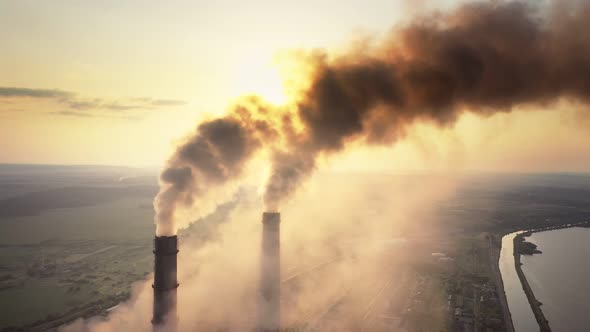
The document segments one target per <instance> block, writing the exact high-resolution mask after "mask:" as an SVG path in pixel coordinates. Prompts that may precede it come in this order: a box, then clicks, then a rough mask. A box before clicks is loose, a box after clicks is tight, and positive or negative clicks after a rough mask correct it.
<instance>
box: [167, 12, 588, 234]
mask: <svg viewBox="0 0 590 332" xmlns="http://www.w3.org/2000/svg"><path fill="white" fill-rule="evenodd" d="M588 22H590V5H588V4H587V3H584V2H573V3H570V4H568V5H565V4H563V3H561V2H559V3H557V4H552V5H547V6H542V5H536V4H532V3H528V2H516V1H515V2H495V3H493V2H474V3H468V4H466V5H463V6H461V7H459V8H458V9H456V10H455V11H453V12H451V13H447V14H441V13H437V14H431V15H424V16H419V17H417V18H416V19H415V20H414V21H412V22H411V23H409V24H407V25H405V26H402V27H397V28H394V29H393V30H392V32H391V33H390V35H389V36H387V37H386V38H384V40H382V41H379V42H376V43H374V45H372V46H371V47H368V48H367V49H365V50H363V51H354V52H350V53H348V54H344V55H341V56H338V57H333V56H330V55H329V54H326V53H324V52H323V51H313V52H310V53H308V54H305V55H302V56H300V59H299V61H302V62H304V63H306V64H307V66H308V67H309V68H311V70H310V71H309V75H308V77H304V78H302V79H301V78H300V81H301V82H299V86H298V89H295V90H297V91H296V92H293V93H294V94H296V96H294V98H293V103H292V104H290V105H285V106H274V105H270V104H266V103H264V102H263V101H261V100H260V99H257V98H247V99H245V101H244V102H238V103H237V104H236V105H235V106H234V107H232V109H231V110H230V112H229V113H228V115H227V116H225V117H223V118H219V119H213V120H209V121H205V122H203V123H201V124H200V125H199V127H198V128H197V130H196V131H195V133H194V134H192V135H189V136H188V137H187V138H186V139H185V141H184V142H183V143H182V144H180V145H179V147H178V148H177V150H176V152H175V153H174V154H173V156H172V157H171V158H170V160H169V162H168V166H166V168H165V169H164V171H163V172H162V175H161V178H160V182H161V190H160V193H159V194H158V196H157V198H156V200H155V206H156V209H157V216H156V223H157V225H158V230H157V233H158V234H159V235H170V234H174V233H175V232H176V229H177V228H178V226H177V225H176V224H175V220H176V219H181V218H175V213H177V212H178V209H179V208H181V209H197V210H198V211H202V212H206V209H203V208H202V207H203V206H204V205H206V203H204V202H206V201H208V200H209V199H208V198H207V197H208V195H209V192H215V190H216V188H217V187H223V186H224V185H225V184H226V183H228V182H229V181H234V180H236V181H239V179H240V177H241V176H242V175H243V169H244V167H245V165H246V164H247V163H248V162H249V161H250V160H252V159H254V158H255V157H257V156H259V157H260V159H261V160H263V161H266V162H265V163H266V164H270V165H271V166H270V173H269V175H268V178H267V181H266V185H265V187H264V193H263V199H264V204H265V209H266V210H268V211H276V210H277V209H278V207H279V206H280V205H281V202H282V201H283V200H284V199H285V198H288V197H291V196H292V194H293V193H294V192H295V190H296V189H297V188H298V187H299V185H300V184H301V183H302V182H303V181H304V180H305V179H306V178H308V177H309V176H310V175H311V174H312V172H313V171H314V170H315V169H316V168H317V162H318V158H319V157H325V156H329V155H330V154H333V153H335V152H338V151H341V150H343V149H344V148H346V146H347V145H348V144H350V143H351V142H353V141H356V142H363V143H366V144H391V143H393V142H396V141H397V140H399V139H400V138H403V137H405V136H406V135H407V134H408V131H410V130H411V126H412V125H414V124H416V123H421V122H426V123H431V124H435V125H438V126H452V125H453V124H454V123H455V122H456V121H457V119H458V118H459V117H460V116H461V114H462V113H464V112H471V113H476V114H480V115H491V114H494V113H496V112H509V111H511V110H512V109H513V108H514V107H516V106H521V105H541V106H549V105H552V104H554V103H555V102H556V101H558V100H559V99H563V98H565V99H571V100H573V101H576V102H581V103H584V104H585V103H587V102H588V101H590V91H589V87H590V81H589V80H590V36H588V32H587V31H590V27H588ZM574 31H575V32H576V33H572V32H574ZM203 210H205V211H203Z"/></svg>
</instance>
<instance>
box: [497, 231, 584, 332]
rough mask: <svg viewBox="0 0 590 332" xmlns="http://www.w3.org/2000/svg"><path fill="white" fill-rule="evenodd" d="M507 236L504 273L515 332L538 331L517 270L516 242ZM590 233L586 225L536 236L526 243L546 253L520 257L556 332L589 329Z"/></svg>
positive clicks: (534, 290) (502, 254)
mask: <svg viewBox="0 0 590 332" xmlns="http://www.w3.org/2000/svg"><path fill="white" fill-rule="evenodd" d="M516 234H517V233H512V234H508V235H506V236H504V238H503V239H502V251H501V254H500V271H501V273H502V279H503V282H504V289H505V292H506V297H507V300H508V306H509V307H510V313H511V315H512V321H513V324H514V328H515V331H516V332H529V331H530V332H533V331H535V332H536V331H539V327H538V325H537V322H536V321H535V317H534V316H533V313H532V311H531V309H530V305H529V303H528V301H527V298H526V295H525V294H524V291H523V290H522V286H521V285H520V280H519V279H518V275H517V274H516V271H515V269H514V257H513V255H512V250H513V239H514V236H516ZM589 239H590V229H589V228H582V227H574V228H566V229H559V230H551V231H545V232H539V233H533V235H532V236H530V237H528V238H527V241H530V242H532V243H535V244H536V245H537V246H538V249H539V250H541V251H542V252H543V253H542V254H538V255H533V256H525V255H522V256H521V262H522V263H523V266H522V269H523V272H524V274H525V276H526V278H527V280H528V282H529V285H530V286H531V288H532V289H533V292H534V293H535V297H536V298H537V299H538V300H539V301H541V302H543V306H542V307H541V308H542V310H543V313H544V314H545V317H546V318H547V320H548V321H549V325H550V327H551V329H552V330H553V331H556V332H560V331H568V332H578V331H579V332H585V331H589V330H590V315H589V314H588V312H589V310H590V305H589V304H588V302H589V300H590V283H589V282H588V280H590V266H588V264H587V261H588V257H590V245H589V242H588V240H589Z"/></svg>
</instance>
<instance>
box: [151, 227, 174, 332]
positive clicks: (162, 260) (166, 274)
mask: <svg viewBox="0 0 590 332" xmlns="http://www.w3.org/2000/svg"><path fill="white" fill-rule="evenodd" d="M177 254H178V237H177V236H176V235H174V236H156V237H155V239H154V255H155V260H154V284H153V285H152V287H153V289H154V313H153V314H154V316H153V319H152V324H153V326H154V331H159V330H160V329H161V328H163V327H164V326H168V327H172V329H174V327H175V326H176V322H177V319H178V318H177V317H176V289H177V288H178V281H177V279H176V256H177Z"/></svg>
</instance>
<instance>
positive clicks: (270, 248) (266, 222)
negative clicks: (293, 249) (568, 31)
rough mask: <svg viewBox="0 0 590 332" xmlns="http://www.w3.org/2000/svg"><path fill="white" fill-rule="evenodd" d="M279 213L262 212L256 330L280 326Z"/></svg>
mask: <svg viewBox="0 0 590 332" xmlns="http://www.w3.org/2000/svg"><path fill="white" fill-rule="evenodd" d="M280 225H281V214H280V213H278V212H264V213H263V214H262V259H261V271H260V273H261V277H260V291H261V303H260V308H259V310H260V312H259V322H258V331H260V332H278V331H279V330H280V328H281V302H280V299H281V228H280Z"/></svg>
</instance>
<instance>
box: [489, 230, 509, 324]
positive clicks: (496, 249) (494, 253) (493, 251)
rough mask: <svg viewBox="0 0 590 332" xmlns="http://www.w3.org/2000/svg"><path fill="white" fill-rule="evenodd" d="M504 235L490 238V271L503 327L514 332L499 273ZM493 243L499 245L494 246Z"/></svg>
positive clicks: (502, 281)
mask: <svg viewBox="0 0 590 332" xmlns="http://www.w3.org/2000/svg"><path fill="white" fill-rule="evenodd" d="M504 235H505V234H502V235H497V236H495V237H494V238H492V237H490V256H491V261H492V262H494V263H493V264H492V270H493V271H494V273H493V275H494V283H495V284H496V292H497V293H498V299H499V300H500V305H501V307H502V315H503V317H504V326H505V327H506V331H507V332H515V331H514V325H513V323H512V316H511V314H510V308H509V307H508V299H507V298H506V291H505V290H504V280H503V279H502V273H501V272H500V251H501V250H502V237H504ZM495 243H499V245H496V244H495Z"/></svg>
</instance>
